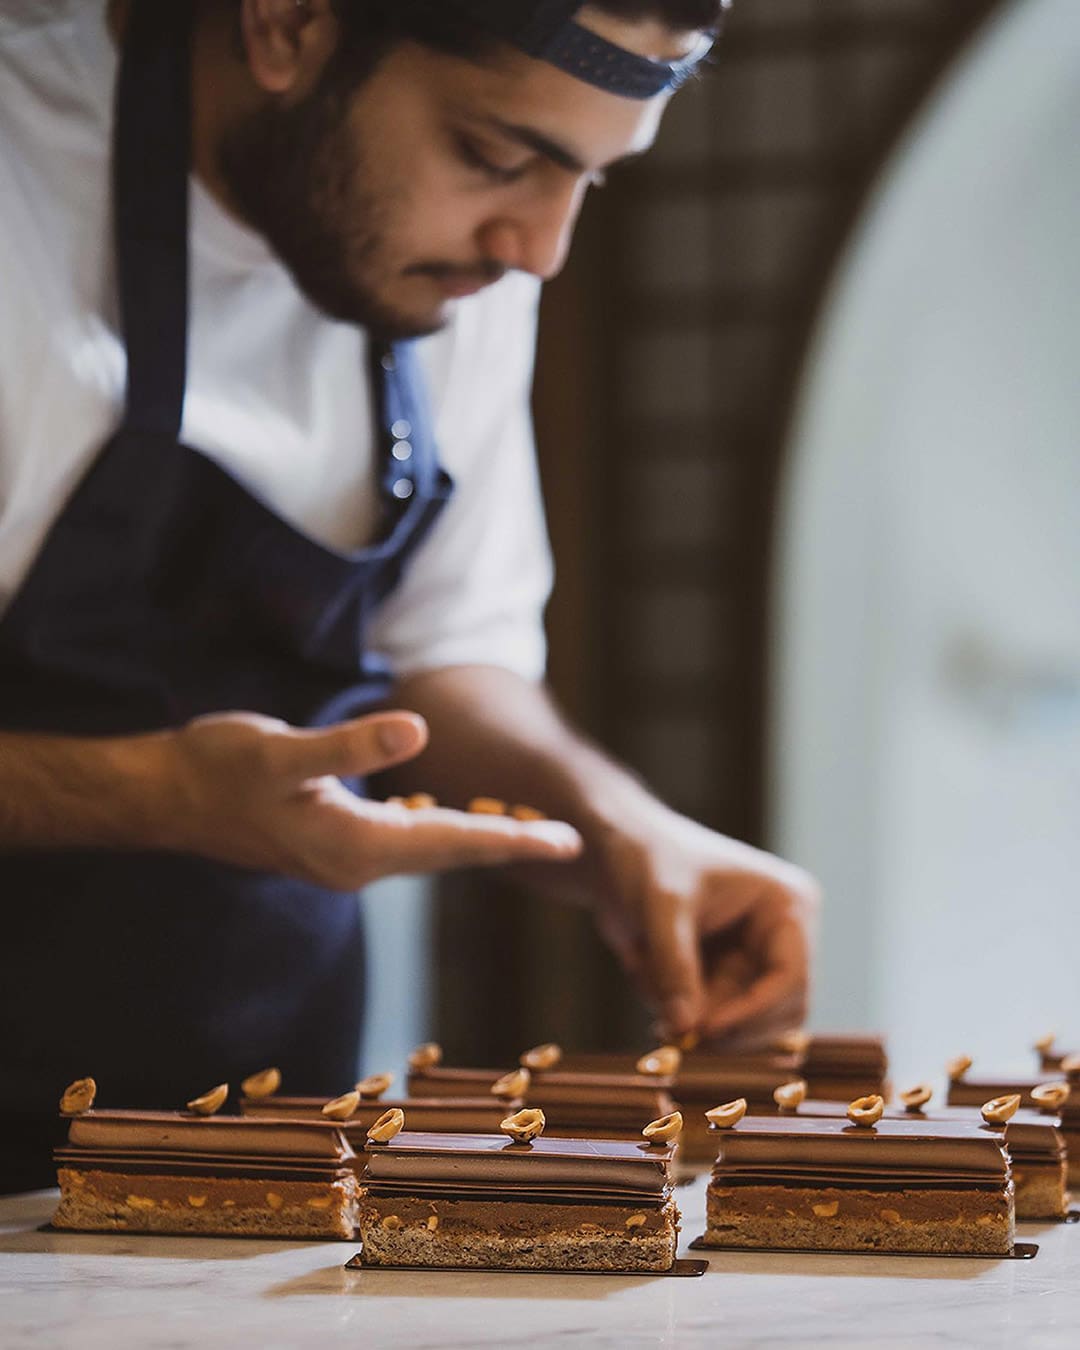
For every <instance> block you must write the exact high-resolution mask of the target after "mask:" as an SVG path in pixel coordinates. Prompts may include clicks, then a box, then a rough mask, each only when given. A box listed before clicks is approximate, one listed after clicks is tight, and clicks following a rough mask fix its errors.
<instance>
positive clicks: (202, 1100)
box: [187, 1083, 229, 1116]
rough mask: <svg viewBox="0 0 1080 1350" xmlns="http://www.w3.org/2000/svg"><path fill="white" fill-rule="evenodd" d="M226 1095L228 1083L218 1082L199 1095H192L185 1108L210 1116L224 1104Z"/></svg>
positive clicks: (200, 1114)
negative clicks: (215, 1085)
mask: <svg viewBox="0 0 1080 1350" xmlns="http://www.w3.org/2000/svg"><path fill="white" fill-rule="evenodd" d="M228 1095H229V1085H228V1083H219V1084H218V1085H217V1087H215V1088H211V1089H210V1091H209V1092H204V1093H203V1095H202V1096H201V1097H193V1098H192V1099H191V1101H189V1102H188V1104H187V1109H188V1110H189V1111H194V1112H195V1114H196V1115H197V1116H212V1115H213V1114H214V1112H215V1111H220V1110H221V1108H222V1107H223V1106H224V1105H225V1098H226V1097H227V1096H228Z"/></svg>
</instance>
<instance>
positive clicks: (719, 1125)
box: [705, 1097, 747, 1130]
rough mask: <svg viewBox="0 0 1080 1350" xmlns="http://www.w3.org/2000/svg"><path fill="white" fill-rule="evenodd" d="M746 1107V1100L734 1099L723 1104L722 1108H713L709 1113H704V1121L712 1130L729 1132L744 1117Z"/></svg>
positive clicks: (743, 1098) (741, 1098) (742, 1098)
mask: <svg viewBox="0 0 1080 1350" xmlns="http://www.w3.org/2000/svg"><path fill="white" fill-rule="evenodd" d="M746 1107H747V1101H746V1098H745V1097H736V1098H735V1100H734V1101H733V1102H724V1103H723V1105H722V1106H714V1107H713V1109H712V1110H711V1111H706V1112H705V1119H706V1120H707V1121H708V1122H709V1124H710V1125H712V1126H713V1128H714V1129H717V1130H730V1129H733V1128H734V1127H735V1126H736V1125H738V1123H739V1121H740V1120H742V1118H743V1116H745V1115H746Z"/></svg>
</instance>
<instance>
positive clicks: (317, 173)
mask: <svg viewBox="0 0 1080 1350" xmlns="http://www.w3.org/2000/svg"><path fill="white" fill-rule="evenodd" d="M586 16H587V17H588V19H589V22H590V26H591V27H593V28H595V29H596V30H597V31H602V32H604V35H605V36H609V37H611V38H612V39H613V40H617V41H619V42H621V44H622V45H624V46H628V47H633V49H635V50H637V51H639V52H641V53H643V54H646V55H651V56H679V55H682V54H683V52H684V51H686V50H689V49H690V48H691V47H692V46H693V43H694V41H695V39H696V37H697V35H694V34H685V35H678V36H676V35H672V34H671V33H670V32H668V31H667V30H665V29H663V28H661V27H660V26H659V25H657V24H654V23H651V22H643V23H635V24H627V23H621V22H619V21H616V20H611V19H609V18H607V17H606V16H603V15H599V14H597V15H594V14H592V13H591V12H590V11H586ZM665 103H666V99H665V98H664V97H658V98H655V99H652V100H650V101H648V102H639V101H636V100H632V99H626V98H620V97H617V96H615V95H612V94H608V93H605V92H603V91H601V90H599V89H595V88H593V87H592V86H590V85H588V84H585V83H584V82H582V81H580V80H577V79H574V78H573V77H571V76H569V75H567V74H565V73H563V72H562V71H560V70H558V69H556V68H555V67H554V66H549V65H548V64H547V63H546V62H541V61H535V60H531V59H530V58H528V57H526V56H524V55H522V54H520V53H517V52H516V51H513V50H510V49H500V51H499V55H498V59H497V61H493V62H491V63H485V64H483V65H479V64H476V63H474V62H471V61H466V60H463V59H459V58H455V57H449V56H446V55H444V54H442V53H437V52H434V51H431V50H429V49H427V48H425V47H421V46H419V45H414V44H411V43H408V44H403V45H401V46H398V47H396V48H394V49H393V50H392V51H391V52H390V53H389V54H388V55H387V56H386V57H385V59H384V60H383V61H382V62H381V63H380V64H379V66H378V67H377V69H376V70H375V72H374V73H373V74H372V75H371V76H370V77H369V78H368V79H366V80H365V81H363V82H362V83H361V84H360V85H359V86H358V87H356V85H355V80H353V81H351V82H350V81H349V80H348V78H347V73H346V72H345V71H344V70H338V69H337V68H336V66H335V62H334V59H333V58H331V61H330V62H329V64H328V65H327V67H326V69H325V70H324V71H323V73H322V75H321V77H320V79H319V80H318V82H317V84H316V85H315V87H314V88H313V89H312V91H311V92H310V93H308V94H306V95H305V96H303V97H302V98H297V99H294V100H289V99H279V100H276V101H274V102H271V103H268V104H267V105H265V106H264V107H262V108H261V109H260V110H259V111H257V112H255V113H252V114H250V115H247V116H246V117H245V118H244V119H243V120H242V121H241V122H240V123H239V124H238V125H235V126H233V127H232V128H231V129H230V130H229V131H228V132H227V134H226V135H225V137H224V139H223V141H222V144H221V147H220V161H221V170H222V174H223V177H224V179H225V181H226V183H227V185H228V187H229V190H230V191H231V193H232V195H233V198H234V200H235V202H236V204H237V206H238V208H239V210H240V211H241V213H242V214H243V215H244V216H245V217H246V218H247V220H248V221H249V222H250V223H251V224H252V225H253V226H254V227H255V228H256V229H257V230H259V231H260V232H261V233H263V234H264V235H265V236H266V237H267V239H268V240H269V241H270V243H271V245H272V246H273V247H274V249H275V250H276V252H277V253H278V255H279V256H280V257H281V259H282V261H283V262H284V263H285V264H286V266H288V267H289V269H290V270H291V271H292V273H293V275H294V276H295V278H296V280H297V283H298V285H299V286H300V287H301V289H302V290H303V291H304V292H305V293H306V294H307V295H308V297H309V298H310V299H311V300H312V301H313V303H314V304H316V305H317V306H318V307H319V308H320V309H322V310H323V311H325V312H326V313H327V314H329V315H331V316H332V317H334V318H337V319H341V320H345V321H348V322H352V323H359V324H363V325H365V326H367V327H369V328H370V329H372V330H373V331H375V332H377V333H378V334H380V335H381V336H385V337H413V336H419V335H421V334H424V333H428V332H432V331H434V330H435V329H437V328H439V327H441V326H442V325H443V324H444V323H445V322H446V320H447V318H448V317H449V314H450V311H451V308H452V306H453V303H454V301H455V300H457V299H460V298H461V297H463V296H465V295H469V294H471V293H472V292H474V291H476V290H479V289H481V288H482V287H484V286H486V285H490V284H491V283H492V282H494V281H496V280H498V278H499V277H500V276H501V275H502V274H503V273H504V272H505V271H507V270H508V269H510V268H517V269H520V270H523V271H526V272H531V273H534V274H535V275H537V276H540V277H550V276H553V275H554V274H555V273H556V272H557V271H558V270H559V268H560V267H561V265H562V263H563V260H564V258H565V255H566V250H567V247H568V245H569V242H570V235H571V233H572V230H573V226H574V222H575V220H576V218H577V214H578V211H579V210H580V208H581V203H582V200H583V198H584V196H585V193H586V191H587V190H588V188H589V186H590V185H591V184H592V183H593V182H594V181H597V180H598V179H599V177H600V175H601V174H602V172H603V170H604V169H605V168H606V167H608V166H609V165H611V164H612V163H614V162H615V161H617V160H619V159H622V158H624V157H625V156H627V155H632V154H638V153H640V152H641V151H643V150H645V149H646V148H647V147H648V146H649V145H650V144H651V143H652V140H653V137H654V136H655V134H656V128H657V125H658V123H659V120H660V116H661V113H662V111H663V107H664V105H665Z"/></svg>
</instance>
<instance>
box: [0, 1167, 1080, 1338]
mask: <svg viewBox="0 0 1080 1350" xmlns="http://www.w3.org/2000/svg"><path fill="white" fill-rule="evenodd" d="M679 1194H680V1204H681V1207H682V1209H683V1213H684V1225H683V1232H684V1237H685V1238H690V1237H693V1236H695V1235H696V1234H697V1233H699V1232H700V1231H701V1228H702V1213H703V1205H704V1181H703V1180H702V1181H699V1182H697V1183H696V1184H694V1185H693V1186H690V1187H684V1188H682V1189H681V1190H680V1192H679ZM54 1202H55V1193H54V1192H43V1193H39V1194H36V1195H29V1196H18V1197H13V1198H9V1199H6V1200H0V1347H2V1350H23V1347H27V1348H29V1347H33V1350H49V1347H73V1348H74V1347H76V1346H77V1347H79V1350H128V1348H129V1347H131V1350H136V1348H137V1350H181V1348H183V1350H187V1347H192V1350H196V1348H198V1350H216V1347H228V1350H238V1347H248V1346H256V1345H257V1346H259V1347H281V1348H282V1350H306V1347H309V1346H310V1347H313V1348H314V1347H318V1348H319V1350H329V1348H330V1347H338V1346H346V1345H356V1346H362V1347H364V1350H378V1348H379V1347H391V1346H392V1347H394V1348H395V1350H421V1348H422V1350H444V1348H446V1350H449V1348H450V1347H461V1350H472V1347H482V1346H492V1347H494V1346H497V1347H508V1346H514V1345H520V1346H522V1347H526V1346H527V1347H536V1346H542V1347H543V1346H554V1347H562V1346H575V1347H576V1346H582V1347H586V1350H588V1348H589V1347H598V1346H612V1347H615V1346H617V1347H620V1350H635V1347H645V1346H662V1347H679V1350H682V1348H683V1347H695V1346H701V1347H706V1346H708V1347H710V1350H720V1348H721V1347H722V1348H723V1350H741V1347H752V1348H753V1350H769V1348H770V1347H781V1346H828V1347H830V1348H831V1350H837V1348H838V1347H845V1346H850V1347H859V1350H862V1347H867V1346H873V1347H877V1348H879V1350H910V1348H911V1347H914V1346H916V1345H917V1346H919V1347H920V1350H923V1348H924V1347H925V1350H935V1348H936V1347H941V1348H942V1350H946V1348H951V1347H956V1346H965V1347H967V1346H970V1347H978V1350H1000V1348H1001V1347H1013V1346H1016V1347H1022V1348H1023V1350H1058V1348H1059V1347H1060V1348H1061V1350H1066V1347H1068V1350H1074V1348H1075V1347H1076V1346H1077V1345H1080V1280H1078V1279H1077V1273H1078V1271H1080V1224H1078V1225H1052V1226H1035V1225H1023V1226H1022V1228H1021V1236H1022V1237H1023V1238H1024V1239H1025V1240H1028V1241H1037V1242H1038V1243H1039V1244H1040V1252H1039V1255H1038V1256H1037V1257H1036V1258H1035V1259H1034V1260H1033V1261H984V1260H935V1259H926V1258H911V1257H909V1258H904V1257H857V1258H851V1257H841V1256H781V1255H776V1256H759V1255H744V1256H736V1255H728V1254H723V1253H715V1252H714V1253H708V1254H707V1255H708V1256H709V1259H710V1263H711V1264H710V1269H709V1270H708V1272H707V1273H706V1274H705V1275H704V1276H703V1277H702V1278H701V1279H696V1280H695V1279H670V1278H665V1277H645V1278H640V1279H630V1278H626V1279H624V1278H610V1277H601V1276H542V1275H497V1274H482V1273H476V1274H457V1273H443V1274H436V1273H429V1274H423V1273H418V1274H413V1273H411V1272H408V1273H399V1272H393V1271H384V1272H377V1271H361V1272H353V1271H347V1270H345V1269H343V1266H344V1263H345V1261H346V1260H347V1259H348V1257H349V1256H351V1255H352V1254H353V1251H354V1250H355V1248H354V1247H353V1246H351V1245H350V1244H349V1243H279V1242H262V1241H249V1242H242V1241H238V1240H235V1239H205V1240H204V1239H198V1238H154V1237H137V1236H126V1237H121V1236H117V1237H97V1236H92V1235H89V1234H86V1235H82V1234H59V1233H43V1232H39V1231H38V1226H39V1225H41V1224H43V1223H45V1222H46V1220H47V1219H48V1218H49V1215H50V1213H51V1212H52V1207H53V1204H54Z"/></svg>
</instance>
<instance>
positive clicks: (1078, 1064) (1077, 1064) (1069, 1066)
mask: <svg viewBox="0 0 1080 1350" xmlns="http://www.w3.org/2000/svg"><path fill="white" fill-rule="evenodd" d="M1061 1071H1062V1073H1068V1074H1073V1073H1080V1055H1066V1056H1065V1058H1064V1059H1063V1060H1062V1061H1061Z"/></svg>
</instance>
